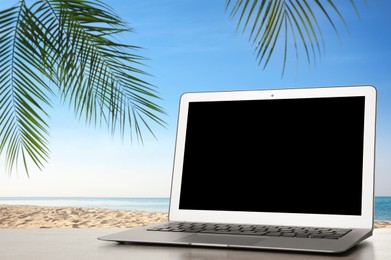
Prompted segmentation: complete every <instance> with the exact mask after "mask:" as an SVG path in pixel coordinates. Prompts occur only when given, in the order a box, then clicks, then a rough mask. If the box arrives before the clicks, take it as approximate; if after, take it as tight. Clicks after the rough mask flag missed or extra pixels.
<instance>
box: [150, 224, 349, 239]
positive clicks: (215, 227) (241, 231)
mask: <svg viewBox="0 0 391 260" xmlns="http://www.w3.org/2000/svg"><path fill="white" fill-rule="evenodd" d="M147 230H148V231H161V232H190V233H211V234H231V235H251V236H269V237H296V238H316V239H339V238H341V237H343V236H344V235H346V234H347V233H349V232H350V231H351V229H335V228H314V227H288V226H262V225H236V224H212V223H189V222H170V223H166V224H164V225H161V226H155V227H153V228H149V229H147Z"/></svg>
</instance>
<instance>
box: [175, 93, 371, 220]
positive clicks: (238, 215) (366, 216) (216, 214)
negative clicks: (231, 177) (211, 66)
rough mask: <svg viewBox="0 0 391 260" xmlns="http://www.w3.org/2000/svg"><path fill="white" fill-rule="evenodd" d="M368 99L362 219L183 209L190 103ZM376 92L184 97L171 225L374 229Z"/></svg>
mask: <svg viewBox="0 0 391 260" xmlns="http://www.w3.org/2000/svg"><path fill="white" fill-rule="evenodd" d="M352 96H364V97H365V112H364V118H365V120H364V153H363V180H362V183H363V185H362V205H361V208H362V215H361V216H352V215H321V214H297V213H265V212H236V211H235V212H234V211H211V210H183V209H179V198H180V189H181V180H182V168H183V158H184V150H185V149H184V148H185V140H186V126H187V114H188V108H189V103H190V102H202V101H233V100H269V99H297V98H322V97H352ZM375 125H376V89H375V88H374V87H373V86H348V87H322V88H301V89H270V90H239V91H219V92H193V93H185V94H183V95H182V96H181V99H180V105H179V113H178V125H177V136H176V146H175V156H174V165H173V176H172V187H171V199H170V207H169V220H170V221H187V222H218V223H238V224H239V223H240V224H259V225H261V224H263V225H290V226H317V227H341V228H342V227H344V228H346V227H351V228H372V227H373V198H374V165H375V156H374V154H375Z"/></svg>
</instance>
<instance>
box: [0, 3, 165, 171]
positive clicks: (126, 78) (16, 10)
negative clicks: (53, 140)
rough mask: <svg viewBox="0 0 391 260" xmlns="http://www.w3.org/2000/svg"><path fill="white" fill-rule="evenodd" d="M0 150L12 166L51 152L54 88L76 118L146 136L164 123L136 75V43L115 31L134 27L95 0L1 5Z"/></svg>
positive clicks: (41, 159) (149, 89)
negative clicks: (124, 40) (120, 39)
mask: <svg viewBox="0 0 391 260" xmlns="http://www.w3.org/2000/svg"><path fill="white" fill-rule="evenodd" d="M0 28H1V29H0V39H1V42H0V72H1V74H0V138H1V139H0V154H3V153H4V152H5V155H6V163H7V168H8V170H9V172H11V170H12V169H13V168H14V167H15V166H17V165H18V163H20V162H23V164H24V167H25V170H26V172H27V174H28V162H30V161H32V162H33V163H34V164H35V165H36V166H37V167H38V168H39V169H42V167H43V166H44V164H45V163H46V162H47V160H48V158H49V149H48V136H49V131H48V128H49V127H48V124H47V118H48V114H47V112H46V111H47V109H48V108H50V105H51V98H53V97H54V96H55V93H59V94H60V97H61V98H62V100H63V101H64V102H68V103H69V105H70V107H71V108H73V110H74V111H75V113H76V115H77V116H78V117H79V118H84V120H85V121H86V122H87V123H88V124H105V125H106V126H107V127H108V129H109V131H110V132H111V133H112V134H115V133H116V132H119V133H120V134H121V136H124V134H125V132H127V131H128V130H129V133H130V137H131V138H133V136H135V137H136V138H137V140H140V141H142V140H143V134H142V133H143V132H144V131H145V130H146V131H148V132H150V133H151V134H152V135H153V131H152V128H151V126H150V124H151V123H157V124H158V125H161V126H164V125H165V123H164V121H163V120H162V119H161V116H162V115H163V114H164V111H163V109H162V108H161V107H160V106H159V105H157V104H156V103H155V102H154V101H153V100H157V99H159V97H158V94H157V92H156V88H155V87H154V86H152V85H151V84H149V83H147V82H145V81H144V80H142V79H141V78H140V76H142V75H148V74H147V73H145V72H144V71H142V70H140V69H138V68H137V66H140V65H142V62H143V61H144V60H145V58H143V57H141V56H138V55H135V54H133V53H134V52H135V51H136V50H137V49H139V47H137V46H132V45H127V44H121V43H118V42H116V41H115V37H116V36H117V35H118V34H120V33H123V32H129V31H131V28H129V27H128V26H127V24H126V23H125V22H124V21H122V20H121V19H120V18H119V17H118V16H117V15H116V14H115V13H114V11H113V10H112V9H111V8H110V7H109V6H107V5H106V4H104V3H102V2H100V1H83V0H71V1H58V0H37V1H35V2H34V3H33V4H32V5H31V6H30V7H27V6H26V3H25V1H19V3H18V5H16V6H14V7H12V8H9V9H6V10H3V11H0Z"/></svg>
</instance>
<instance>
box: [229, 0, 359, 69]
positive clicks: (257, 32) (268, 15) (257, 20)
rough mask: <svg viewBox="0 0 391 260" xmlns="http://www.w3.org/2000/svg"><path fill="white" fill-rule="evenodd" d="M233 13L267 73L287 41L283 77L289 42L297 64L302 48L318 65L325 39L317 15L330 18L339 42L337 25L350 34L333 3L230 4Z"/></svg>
mask: <svg viewBox="0 0 391 260" xmlns="http://www.w3.org/2000/svg"><path fill="white" fill-rule="evenodd" d="M311 2H312V3H311ZM364 2H366V1H365V0H364ZM350 3H351V5H352V7H353V9H354V11H355V12H356V13H357V15H358V9H357V6H356V4H355V2H354V0H350ZM229 10H230V12H229V13H230V17H231V18H234V17H238V22H237V29H239V28H241V27H242V32H243V33H245V32H247V31H248V32H249V41H250V42H252V44H253V46H254V48H255V53H256V59H257V61H258V64H259V65H261V64H263V69H265V68H266V66H267V65H268V63H269V61H270V58H271V56H272V54H273V53H274V50H275V48H276V47H277V43H278V40H279V38H283V39H282V42H283V45H282V46H284V55H283V65H282V76H283V75H284V73H285V67H286V62H287V55H288V49H289V46H291V45H290V44H288V42H290V41H293V46H294V49H295V53H296V60H297V61H298V53H299V52H298V49H299V48H300V45H301V47H302V48H303V49H304V51H305V57H306V60H307V62H308V64H312V63H315V62H316V59H317V57H318V56H320V55H321V53H322V48H324V38H323V34H322V30H321V28H320V26H319V22H318V19H319V15H318V16H317V15H315V13H317V14H318V13H319V14H322V15H323V16H324V17H326V20H327V21H328V22H329V24H330V25H331V27H332V28H333V30H334V32H335V33H336V35H337V37H338V38H340V36H339V31H338V29H337V24H336V22H337V21H339V22H342V23H343V25H344V27H345V28H346V29H347V30H348V26H347V23H346V21H345V19H344V17H343V15H342V13H341V12H340V10H339V8H338V7H337V5H336V4H335V3H334V2H333V1H331V0H327V1H326V0H324V1H320V0H313V1H302V0H273V1H271V0H236V1H231V0H227V1H226V11H229ZM335 17H336V18H335ZM251 24H252V25H251ZM249 27H250V28H249Z"/></svg>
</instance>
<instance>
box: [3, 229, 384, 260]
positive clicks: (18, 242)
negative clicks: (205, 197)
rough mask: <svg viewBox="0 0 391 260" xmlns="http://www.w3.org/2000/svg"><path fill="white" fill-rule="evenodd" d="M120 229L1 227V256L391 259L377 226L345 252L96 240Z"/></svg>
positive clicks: (38, 258) (35, 258) (176, 259)
mask: <svg viewBox="0 0 391 260" xmlns="http://www.w3.org/2000/svg"><path fill="white" fill-rule="evenodd" d="M121 230H122V229H0V259H1V260H8V259H12V260H19V259H29V260H45V259H51V260H53V259H54V260H62V259H94V260H99V259H110V260H120V259H127V260H130V259H131V260H138V259H148V260H149V259H159V260H168V259H169V260H180V259H197V260H201V259H213V260H219V259H235V260H241V259H245V260H251V259H257V260H259V259H289V260H296V259H300V260H305V259H313V260H317V259H333V258H335V259H339V260H342V259H362V260H390V259H391V229H375V232H374V235H373V236H372V237H370V238H368V239H366V240H365V241H363V242H361V243H360V244H359V245H357V246H356V247H354V248H353V249H352V250H350V251H348V252H347V253H344V254H342V255H326V254H308V253H291V252H280V251H258V250H257V251H255V250H252V251H248V250H238V249H218V248H197V247H175V246H156V245H135V244H125V245H122V244H117V243H113V242H106V241H99V240H97V237H99V236H102V235H106V234H111V233H114V232H118V231H121Z"/></svg>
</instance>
